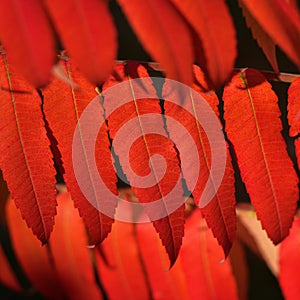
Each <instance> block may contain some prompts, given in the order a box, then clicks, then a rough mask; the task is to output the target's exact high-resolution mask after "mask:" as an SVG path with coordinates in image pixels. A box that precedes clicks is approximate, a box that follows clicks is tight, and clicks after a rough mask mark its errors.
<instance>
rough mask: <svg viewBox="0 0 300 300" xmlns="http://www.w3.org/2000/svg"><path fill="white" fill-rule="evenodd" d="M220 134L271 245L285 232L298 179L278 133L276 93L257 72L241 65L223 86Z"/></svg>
mask: <svg viewBox="0 0 300 300" xmlns="http://www.w3.org/2000/svg"><path fill="white" fill-rule="evenodd" d="M223 99H224V109H225V114H224V118H225V121H226V133H227V136H228V138H229V140H230V141H231V142H232V144H233V147H234V150H235V152H236V155H237V162H238V165H239V168H240V172H241V176H242V179H243V181H244V183H245V185H246V189H247V192H248V193H249V195H250V199H251V202H252V203H253V206H254V208H255V211H256V213H257V216H258V218H259V219H260V221H261V223H262V226H263V228H264V229H265V230H266V231H267V233H268V236H269V237H270V238H271V239H272V241H273V242H274V243H275V244H277V243H279V242H280V241H282V239H283V238H285V237H286V236H287V235H288V233H289V228H290V226H291V224H292V221H293V217H294V214H295V211H296V204H297V201H298V187H297V183H298V178H297V175H296V173H295V170H294V168H293V164H292V161H291V160H290V158H289V156H288V154H287V152H286V144H285V142H284V139H283V137H282V136H281V130H282V124H281V122H280V119H279V116H280V111H279V107H278V106H277V101H278V99H277V96H276V94H275V93H274V92H273V91H272V89H271V85H270V84H269V83H268V82H267V81H266V79H265V78H264V77H263V76H262V75H261V74H260V73H259V72H258V71H255V70H252V69H247V70H245V71H243V72H242V73H238V74H237V75H235V76H234V77H233V79H232V80H231V82H230V83H229V85H228V86H227V87H225V90H224V95H223Z"/></svg>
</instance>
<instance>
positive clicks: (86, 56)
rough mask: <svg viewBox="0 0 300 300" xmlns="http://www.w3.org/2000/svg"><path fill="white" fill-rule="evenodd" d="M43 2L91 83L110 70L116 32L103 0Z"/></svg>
mask: <svg viewBox="0 0 300 300" xmlns="http://www.w3.org/2000/svg"><path fill="white" fill-rule="evenodd" d="M46 6H47V8H48V11H49V13H50V16H51V18H52V20H53V23H54V26H55V28H56V30H57V32H58V33H59V36H60V38H61V41H62V43H63V46H64V47H66V49H67V51H68V53H69V55H70V56H71V57H72V59H74V61H75V62H76V64H77V65H78V67H79V69H80V70H81V72H82V73H83V74H84V75H85V76H86V77H87V79H88V80H89V81H90V82H92V83H94V84H100V83H102V82H103V81H104V80H105V79H106V78H107V77H108V75H109V74H110V72H111V70H112V67H113V64H114V60H115V58H116V55H117V33H116V29H115V27H114V23H113V19H112V16H111V15H110V13H109V9H108V4H107V3H106V1H104V0H88V1H85V0H76V1H73V0H65V1H60V0H47V1H46Z"/></svg>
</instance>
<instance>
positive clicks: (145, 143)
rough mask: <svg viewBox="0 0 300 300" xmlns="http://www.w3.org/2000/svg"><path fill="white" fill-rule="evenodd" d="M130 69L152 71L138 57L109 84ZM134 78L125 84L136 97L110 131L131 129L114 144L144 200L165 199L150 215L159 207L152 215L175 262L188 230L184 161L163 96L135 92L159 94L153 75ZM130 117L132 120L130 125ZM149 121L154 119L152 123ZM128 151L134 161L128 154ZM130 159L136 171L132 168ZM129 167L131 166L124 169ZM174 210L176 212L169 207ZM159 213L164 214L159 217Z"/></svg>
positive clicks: (118, 112)
mask: <svg viewBox="0 0 300 300" xmlns="http://www.w3.org/2000/svg"><path fill="white" fill-rule="evenodd" d="M127 72H128V73H129V75H130V76H131V77H134V78H135V77H147V76H148V73H147V71H146V69H145V68H144V67H143V66H142V65H138V64H136V63H132V62H131V63H128V65H127V66H126V67H124V66H122V65H119V66H117V67H116V69H115V72H114V73H115V77H112V78H110V79H109V80H108V81H107V82H106V83H105V84H104V87H103V88H104V89H107V88H108V87H110V86H113V85H114V84H115V83H116V82H117V81H118V78H119V79H120V80H121V81H122V80H124V81H125V80H126V79H129V77H128V76H127V75H126V73H127ZM131 83H132V81H131ZM131 83H130V82H129V81H128V85H126V90H125V87H124V85H123V90H122V95H124V94H127V95H130V98H132V101H130V102H127V103H124V104H123V105H122V106H121V107H119V108H117V109H115V110H114V111H113V113H111V114H110V115H109V116H107V119H108V126H109V131H110V135H111V138H112V139H115V137H116V135H117V133H118V131H119V130H123V132H126V135H125V136H123V140H124V141H122V143H119V144H118V145H119V146H118V147H115V146H114V150H115V153H116V154H117V155H118V156H119V159H120V164H121V166H122V167H123V170H124V173H125V174H126V175H127V178H128V181H129V183H130V184H131V188H132V190H133V191H134V193H135V194H136V196H137V198H138V199H139V200H140V202H142V203H150V202H152V201H157V200H159V199H161V200H159V201H160V202H159V204H158V206H156V208H155V209H150V210H148V209H145V212H146V213H147V214H148V215H149V213H153V212H154V210H155V212H154V215H155V216H154V219H153V218H152V217H150V220H151V221H153V225H154V227H155V229H156V231H157V232H158V233H159V235H160V238H161V240H162V243H163V245H164V246H165V247H166V250H167V253H168V255H169V258H170V262H171V265H173V263H174V262H175V260H176V258H177V255H178V252H179V249H180V246H181V241H182V236H183V231H184V206H183V205H181V203H183V202H184V198H183V189H182V186H181V182H180V169H179V161H178V157H177V153H176V151H175V149H174V145H173V143H172V142H171V141H170V140H169V139H168V137H167V134H166V132H165V129H164V123H163V118H162V116H161V107H160V105H159V100H158V99H136V98H135V95H136V94H137V95H138V94H139V93H140V92H141V90H142V89H146V90H147V93H146V95H148V93H150V94H152V95H156V91H155V90H154V88H153V86H152V85H151V82H150V81H149V83H150V84H149V85H145V86H142V87H140V86H139V85H138V84H131ZM104 106H105V108H106V109H108V108H109V111H111V110H112V107H111V106H112V102H111V99H110V98H109V97H108V98H104ZM148 114H155V117H156V119H154V117H153V115H150V119H149V120H147V115H148ZM126 123H128V124H129V125H127V127H126ZM149 124H152V127H151V125H150V126H149ZM153 124H154V125H153ZM132 138H134V139H132ZM126 139H127V140H126ZM119 140H120V138H119ZM121 140H122V139H121ZM125 141H126V143H125ZM130 141H132V143H131V142H130ZM114 143H115V141H114ZM126 145H127V146H126ZM127 153H128V159H129V161H127V159H126V155H127ZM155 155H156V156H158V155H160V156H162V157H163V158H164V160H165V168H166V172H165V173H164V174H163V175H162V176H161V174H162V172H163V170H162V169H163V168H162V163H161V162H158V161H155V159H154V157H155ZM128 162H129V163H130V167H131V169H132V170H133V172H130V169H129V168H128ZM125 167H126V169H124V168H125ZM160 176H161V178H160ZM145 178H146V179H145ZM135 182H136V183H135ZM145 182H146V185H145V186H141V183H145ZM178 182H179V183H178ZM177 183H178V184H177ZM170 195H172V197H170ZM171 198H172V199H171ZM173 203H174V204H173ZM176 204H179V206H180V207H179V208H178V209H175V210H174V209H172V208H173V207H174V205H176ZM170 211H171V213H169V212H170ZM160 212H161V214H160V215H159V213H160ZM152 216H153V214H152ZM156 216H158V217H157V218H156Z"/></svg>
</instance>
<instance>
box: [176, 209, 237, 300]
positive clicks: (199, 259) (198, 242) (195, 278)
mask: <svg viewBox="0 0 300 300" xmlns="http://www.w3.org/2000/svg"><path fill="white" fill-rule="evenodd" d="M222 257H223V253H222V248H221V247H220V246H219V245H218V244H217V242H216V240H215V239H214V237H213V235H212V234H211V232H210V230H209V229H208V228H207V226H206V223H205V221H204V219H203V218H202V217H201V214H200V210H199V209H197V210H195V211H194V212H193V213H192V215H191V217H190V218H189V219H187V221H186V232H185V237H184V241H183V245H182V250H181V252H180V260H181V263H182V268H183V271H184V274H185V279H186V281H187V284H188V290H189V292H190V299H224V300H225V299H228V300H229V299H230V300H231V299H238V298H237V288H236V283H235V280H234V277H233V275H232V271H231V267H230V262H229V260H228V259H226V260H225V261H224V262H221V260H222Z"/></svg>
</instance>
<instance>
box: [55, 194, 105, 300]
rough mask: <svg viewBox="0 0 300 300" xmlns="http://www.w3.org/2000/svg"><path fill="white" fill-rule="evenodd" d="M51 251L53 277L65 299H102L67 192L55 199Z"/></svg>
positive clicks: (83, 237)
mask: <svg viewBox="0 0 300 300" xmlns="http://www.w3.org/2000/svg"><path fill="white" fill-rule="evenodd" d="M57 202H58V209H57V219H56V225H55V228H54V230H53V234H52V236H51V240H50V242H51V250H52V254H53V260H54V264H55V267H56V270H57V274H58V275H57V277H58V279H59V281H60V283H61V285H62V286H63V288H64V292H65V293H66V295H67V298H68V299H78V300H81V299H82V300H83V299H95V300H96V299H97V300H98V299H102V297H101V293H100V290H99V288H98V286H97V284H96V281H95V277H94V270H93V266H92V262H91V256H90V251H91V250H90V249H88V238H87V235H86V232H85V227H84V224H83V222H82V220H81V219H80V217H79V215H78V212H77V211H76V210H75V209H74V208H73V204H72V201H71V197H70V194H69V193H63V194H60V195H59V196H58V197H57Z"/></svg>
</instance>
